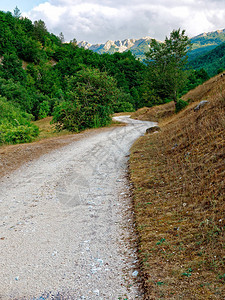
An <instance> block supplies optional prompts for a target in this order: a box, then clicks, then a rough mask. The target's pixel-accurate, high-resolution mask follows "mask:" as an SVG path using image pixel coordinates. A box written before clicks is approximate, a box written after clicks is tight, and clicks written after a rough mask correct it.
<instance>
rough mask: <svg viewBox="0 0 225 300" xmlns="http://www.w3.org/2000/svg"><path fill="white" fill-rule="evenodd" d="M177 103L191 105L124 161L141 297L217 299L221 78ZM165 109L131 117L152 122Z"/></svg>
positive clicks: (224, 110)
mask: <svg viewBox="0 0 225 300" xmlns="http://www.w3.org/2000/svg"><path fill="white" fill-rule="evenodd" d="M184 98H185V99H191V101H194V102H192V103H191V104H190V105H189V106H188V107H187V108H186V109H185V110H184V111H181V112H180V113H179V114H177V115H172V116H170V117H167V118H164V119H161V121H160V127H161V131H160V132H159V133H154V134H151V135H145V136H143V137H141V138H140V139H139V140H138V141H137V142H136V143H135V144H134V146H133V148H132V152H131V157H130V177H131V181H132V182H133V185H134V200H133V204H134V210H135V221H136V228H137V232H138V236H139V259H140V269H141V276H142V278H143V280H144V289H145V299H224V297H225V288H224V283H225V271H224V270H225V268H224V263H225V261H224V259H225V249H224V245H225V244H224V242H225V237H224V228H225V202H224V194H225V180H224V178H225V163H224V162H225V151H224V149H225V139H224V137H225V134H224V133H225V79H223V78H221V77H219V76H217V77H215V78H212V79H211V80H209V81H208V82H206V83H205V84H203V85H202V86H199V87H197V88H196V89H195V90H193V91H191V92H190V93H189V94H187V95H185V97H184ZM206 99H207V100H208V101H209V103H208V104H207V105H205V106H204V107H203V108H201V109H200V110H199V111H194V110H193V108H194V107H195V106H196V104H197V103H198V102H199V101H200V100H206ZM195 101H196V102H195ZM171 105H172V104H171V103H169V104H165V105H163V106H161V107H158V108H152V109H150V110H148V111H147V112H146V110H144V109H142V111H139V113H136V117H139V118H142V119H148V118H149V120H155V119H154V118H152V116H154V114H155V113H157V114H158V115H160V108H161V111H162V115H163V116H166V114H165V111H166V110H167V109H169V110H170V108H171ZM138 114H139V116H138ZM156 119H157V117H156Z"/></svg>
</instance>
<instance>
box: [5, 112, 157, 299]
mask: <svg viewBox="0 0 225 300" xmlns="http://www.w3.org/2000/svg"><path fill="white" fill-rule="evenodd" d="M117 120H120V121H124V122H126V123H127V126H125V127H115V128H111V129H110V130H108V131H103V132H100V133H95V134H94V135H93V136H89V137H88V138H81V139H80V140H77V141H74V142H73V143H71V144H70V145H68V146H65V147H63V148H60V149H57V150H55V151H52V152H51V153H49V154H46V155H43V156H41V157H40V158H39V159H37V160H34V161H32V162H30V163H27V164H26V165H24V166H22V167H21V168H19V169H18V170H17V171H15V172H14V173H12V174H11V175H10V176H7V177H6V176H5V177H3V179H2V180H1V181H0V299H4V300H5V299H113V300H114V299H136V298H137V299H141V291H140V290H139V288H138V283H137V282H136V281H138V275H137V271H136V268H137V266H136V259H137V258H136V250H135V248H132V247H131V245H130V243H129V241H128V240H129V238H130V237H132V231H133V224H132V220H131V210H130V209H129V208H130V206H131V203H130V198H129V197H127V196H126V195H127V194H129V186H128V182H127V179H126V172H127V164H126V163H127V156H128V154H129V149H130V147H131V145H132V143H133V142H134V141H135V140H136V139H137V138H138V137H139V136H140V135H141V134H143V133H144V132H145V130H146V128H148V127H150V126H152V125H154V123H150V122H141V121H135V120H131V119H129V118H128V117H127V116H126V117H117Z"/></svg>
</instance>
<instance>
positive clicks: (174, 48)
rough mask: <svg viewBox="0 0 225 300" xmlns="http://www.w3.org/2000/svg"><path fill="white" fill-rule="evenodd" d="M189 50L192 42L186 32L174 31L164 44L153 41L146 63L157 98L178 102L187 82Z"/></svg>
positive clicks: (151, 86)
mask: <svg viewBox="0 0 225 300" xmlns="http://www.w3.org/2000/svg"><path fill="white" fill-rule="evenodd" d="M189 48H190V41H189V40H188V37H187V36H186V35H185V31H184V30H183V31H180V29H179V30H174V31H172V32H171V34H170V37H169V38H167V37H166V39H165V42H164V43H161V42H157V41H156V40H152V42H151V48H150V49H149V52H147V53H146V58H147V60H146V63H147V65H148V74H147V76H148V81H149V82H150V90H151V91H152V92H153V91H154V94H155V96H156V97H159V98H161V99H162V100H163V99H165V98H169V99H173V100H174V101H175V102H176V101H177V98H178V96H179V91H180V90H181V89H182V87H183V86H184V84H185V80H186V76H185V72H184V67H185V65H186V63H187V53H188V51H189Z"/></svg>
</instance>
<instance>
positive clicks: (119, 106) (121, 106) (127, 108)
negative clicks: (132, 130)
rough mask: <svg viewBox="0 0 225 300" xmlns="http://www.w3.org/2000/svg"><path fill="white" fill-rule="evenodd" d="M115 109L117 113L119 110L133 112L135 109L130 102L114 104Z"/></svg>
mask: <svg viewBox="0 0 225 300" xmlns="http://www.w3.org/2000/svg"><path fill="white" fill-rule="evenodd" d="M113 111H114V112H115V113H119V112H133V111H135V109H134V107H133V105H132V104H131V103H129V102H119V103H116V104H115V105H114V106H113Z"/></svg>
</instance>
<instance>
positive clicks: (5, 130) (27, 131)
mask: <svg viewBox="0 0 225 300" xmlns="http://www.w3.org/2000/svg"><path fill="white" fill-rule="evenodd" d="M38 133H39V130H38V127H37V126H34V125H30V126H27V125H18V126H16V127H15V126H12V125H10V124H6V125H0V144H19V143H29V142H31V141H32V140H33V139H34V137H36V136H38Z"/></svg>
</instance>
